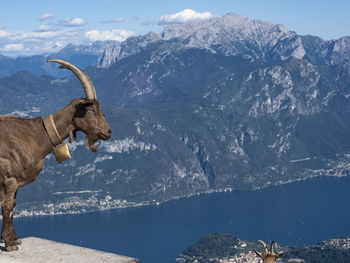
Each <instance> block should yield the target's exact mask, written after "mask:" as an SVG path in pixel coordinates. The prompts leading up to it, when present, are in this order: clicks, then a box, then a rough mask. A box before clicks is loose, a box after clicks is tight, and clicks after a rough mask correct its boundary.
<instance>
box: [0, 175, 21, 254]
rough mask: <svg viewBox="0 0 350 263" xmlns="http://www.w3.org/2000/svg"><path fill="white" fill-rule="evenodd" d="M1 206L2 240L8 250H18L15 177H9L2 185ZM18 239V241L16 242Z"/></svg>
mask: <svg viewBox="0 0 350 263" xmlns="http://www.w3.org/2000/svg"><path fill="white" fill-rule="evenodd" d="M1 188H2V189H1V206H2V230H1V240H2V241H3V242H5V249H6V250H7V251H15V250H18V247H17V245H18V241H17V240H18V236H17V234H16V233H15V231H14V225H13V209H14V205H15V201H14V200H15V195H16V192H17V189H18V184H17V181H16V179H15V178H13V177H12V178H8V179H6V180H5V181H4V183H3V185H2V187H1ZM16 241H17V242H16Z"/></svg>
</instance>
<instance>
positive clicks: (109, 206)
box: [0, 174, 348, 220]
mask: <svg viewBox="0 0 350 263" xmlns="http://www.w3.org/2000/svg"><path fill="white" fill-rule="evenodd" d="M322 177H323V178H329V177H335V178H345V177H348V175H341V176H339V175H315V174H314V175H311V176H307V177H301V178H296V179H290V180H287V181H277V182H275V183H271V182H268V183H266V184H265V185H263V186H260V187H255V188H252V189H244V190H237V189H233V188H231V187H227V188H221V189H211V190H207V191H203V192H198V193H191V194H187V195H183V196H174V197H172V198H169V199H167V200H163V201H158V200H152V201H142V202H138V203H136V202H133V201H126V200H122V201H121V200H106V199H107V198H102V199H97V201H96V202H95V203H94V205H93V206H91V205H90V206H89V205H87V203H88V201H89V200H85V203H83V202H81V203H79V202H77V203H75V201H72V202H71V203H72V204H71V205H72V206H74V207H75V209H76V210H73V209H71V211H69V209H67V210H68V211H64V210H63V211H55V210H54V205H53V204H52V203H49V204H42V205H38V207H37V208H34V209H32V210H28V209H19V210H17V211H16V212H15V214H14V218H16V219H18V218H27V217H41V216H59V215H77V214H88V213H96V212H101V211H107V210H117V209H125V208H137V207H146V206H159V205H162V204H164V203H167V202H170V201H175V200H180V199H187V198H191V197H194V196H201V195H210V194H215V193H225V192H234V191H260V190H263V189H266V188H269V187H276V186H281V185H286V184H290V183H295V182H301V181H306V180H311V179H316V178H322ZM106 197H108V195H107V196H106ZM102 200H104V201H102ZM97 203H99V204H100V207H98V206H97ZM65 204H67V202H61V203H57V204H56V206H64V205H65ZM77 207H78V209H77ZM40 208H41V209H40ZM50 208H52V209H50ZM0 220H2V216H0Z"/></svg>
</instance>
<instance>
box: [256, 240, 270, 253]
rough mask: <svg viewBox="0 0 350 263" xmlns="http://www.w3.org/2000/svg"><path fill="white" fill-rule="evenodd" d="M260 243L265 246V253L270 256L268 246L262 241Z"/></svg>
mask: <svg viewBox="0 0 350 263" xmlns="http://www.w3.org/2000/svg"><path fill="white" fill-rule="evenodd" d="M258 241H259V242H260V243H261V244H262V245H263V246H264V248H265V253H266V254H268V253H269V250H268V249H267V245H266V244H265V242H264V241H262V240H258Z"/></svg>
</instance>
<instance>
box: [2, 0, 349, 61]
mask: <svg viewBox="0 0 350 263" xmlns="http://www.w3.org/2000/svg"><path fill="white" fill-rule="evenodd" d="M227 13H235V14H239V15H242V16H245V17H247V18H250V19H258V20H263V21H268V22H272V23H274V24H284V25H285V26H286V27H287V28H288V29H289V30H291V31H295V32H296V33H298V34H301V35H314V36H319V37H321V38H323V39H325V40H330V39H337V38H340V37H343V36H350V1H349V0H176V1H167V0H147V1H145V0H144V1H142V0H0V54H2V55H6V56H26V55H33V54H45V53H53V52H57V51H59V50H60V49H62V48H63V47H64V46H66V45H67V44H69V43H73V44H90V43H92V42H93V41H96V40H117V41H124V40H125V39H127V38H128V37H131V36H137V35H143V34H146V33H148V32H150V31H153V32H155V33H160V32H162V30H163V29H164V27H166V26H167V25H169V24H172V23H187V22H189V21H193V20H198V19H208V18H211V17H220V16H223V15H225V14H227Z"/></svg>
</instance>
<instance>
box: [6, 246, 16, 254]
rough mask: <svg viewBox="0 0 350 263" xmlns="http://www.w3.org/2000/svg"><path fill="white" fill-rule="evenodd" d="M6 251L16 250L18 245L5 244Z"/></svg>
mask: <svg viewBox="0 0 350 263" xmlns="http://www.w3.org/2000/svg"><path fill="white" fill-rule="evenodd" d="M5 249H6V251H8V252H11V251H17V250H18V247H17V246H16V245H13V246H5Z"/></svg>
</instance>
